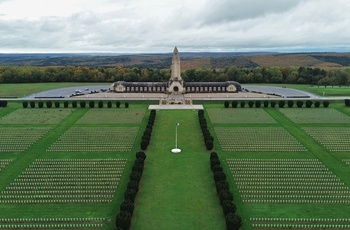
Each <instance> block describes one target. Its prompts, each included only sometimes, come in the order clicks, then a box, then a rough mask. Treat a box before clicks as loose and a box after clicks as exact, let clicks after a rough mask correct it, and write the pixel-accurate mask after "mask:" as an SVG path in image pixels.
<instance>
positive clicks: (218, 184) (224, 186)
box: [215, 180, 230, 194]
mask: <svg viewBox="0 0 350 230" xmlns="http://www.w3.org/2000/svg"><path fill="white" fill-rule="evenodd" d="M215 186H216V192H217V193H218V194H220V191H221V190H223V189H225V190H229V189H230V186H229V184H228V182H227V181H226V180H222V181H218V182H216V183H215Z"/></svg>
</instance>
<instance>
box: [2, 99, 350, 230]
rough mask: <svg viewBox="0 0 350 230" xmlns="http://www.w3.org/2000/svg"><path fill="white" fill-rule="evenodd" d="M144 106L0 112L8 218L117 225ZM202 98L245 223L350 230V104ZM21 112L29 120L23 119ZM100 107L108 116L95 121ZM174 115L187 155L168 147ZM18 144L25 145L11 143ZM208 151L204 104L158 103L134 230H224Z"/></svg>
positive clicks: (23, 222)
mask: <svg viewBox="0 0 350 230" xmlns="http://www.w3.org/2000/svg"><path fill="white" fill-rule="evenodd" d="M147 106H148V105H147V104H142V103H135V104H133V103H131V104H130V108H128V109H125V108H123V109H116V108H113V109H108V108H105V109H97V108H94V109H89V108H85V109H81V108H77V109H74V110H72V109H71V108H67V109H64V108H60V109H55V108H52V109H47V110H48V112H47V113H49V114H51V115H52V117H55V116H56V115H54V114H55V112H57V113H60V112H59V111H69V112H67V114H66V113H65V112H63V113H62V114H57V117H55V118H54V119H53V120H52V121H50V122H44V121H47V120H49V118H50V117H51V116H47V117H45V116H46V115H45V112H44V111H45V110H46V109H42V110H40V109H30V108H27V109H23V108H21V104H20V103H16V102H10V103H9V105H8V107H7V108H0V131H1V132H0V135H1V139H0V148H1V149H2V150H4V149H5V151H2V152H0V178H1V182H0V201H1V202H0V225H3V226H7V227H9V226H10V225H13V226H15V225H16V226H17V227H21V228H23V227H25V226H27V225H31V226H34V225H38V226H39V225H40V226H41V227H42V228H41V229H46V228H49V227H53V226H51V225H50V224H52V225H55V224H56V225H58V226H60V227H61V228H65V229H68V228H69V225H72V226H73V227H71V228H70V229H79V228H80V229H84V228H89V229H94V228H95V229H105V230H110V229H114V221H115V216H116V214H117V213H118V210H119V204H120V203H121V202H122V200H123V191H124V189H125V187H126V183H127V182H128V175H129V173H130V171H131V165H132V162H133V161H134V155H135V152H136V151H138V150H139V142H140V139H141V136H142V133H143V130H144V127H145V126H146V123H147V118H148V114H149V111H148V110H147ZM204 106H205V111H206V112H205V116H206V118H207V121H208V127H209V129H210V132H211V134H212V135H213V136H214V143H215V144H214V150H215V151H217V152H218V154H219V157H220V159H221V163H222V165H223V167H224V171H225V172H226V174H227V175H228V178H227V179H228V182H229V183H230V186H231V190H232V191H233V193H234V197H235V198H234V200H235V203H236V205H237V206H238V213H239V215H241V216H242V219H243V222H244V225H243V229H245V230H246V229H248V230H249V229H281V228H282V227H281V226H284V228H292V229H293V228H294V229H307V228H314V229H330V228H333V229H341V228H343V229H347V228H350V226H349V223H350V219H349V215H350V207H349V202H350V178H349V177H348V175H349V173H350V166H349V165H350V163H349V162H350V157H349V156H350V149H349V148H348V144H347V143H348V139H349V133H350V132H349V129H348V128H347V126H348V119H349V117H350V111H349V109H348V108H346V107H345V106H344V104H343V103H331V105H330V108H315V109H313V108H312V109H309V108H293V109H289V108H286V109H279V108H259V109H252V108H244V109H241V108H236V109H234V108H227V109H226V108H223V103H221V102H220V103H213V102H212V103H205V104H204ZM294 110H295V111H297V112H298V113H297V114H295V113H294ZM33 111H34V112H33ZM52 111H54V112H52ZM115 111H116V112H115ZM120 111H123V112H120ZM311 111H312V112H311ZM23 114H28V116H29V117H28V118H30V119H29V120H30V121H31V122H27V123H23V122H20V121H21V120H22V119H24V118H25V116H23ZM35 114H37V115H39V116H35ZM99 114H101V117H103V119H101V118H100V117H98V118H96V119H94V117H96V116H98V115H99ZM237 115H238V116H237ZM21 116H22V117H21ZM133 116H134V117H135V120H132V119H131V117H133ZM235 116H236V117H235ZM242 116H245V117H242ZM252 118H253V119H252ZM312 118H314V119H312ZM116 119H118V120H119V121H118V122H116ZM298 119H299V120H298ZM300 119H301V120H300ZM315 120H318V122H315ZM176 122H179V123H180V126H178V136H179V141H178V147H179V148H181V149H182V152H181V153H179V154H173V153H171V152H170V150H171V149H172V148H173V147H174V145H175V123H176ZM18 130H20V131H18ZM40 130H41V131H42V130H44V131H43V132H41V131H40ZM34 134H35V135H37V136H35V135H34ZM130 135H131V136H130ZM124 138H126V139H124ZM126 142H127V144H128V145H127V146H123V148H121V149H119V150H118V149H114V150H113V151H110V150H111V149H112V148H113V147H112V146H114V145H113V144H115V145H116V146H117V145H118V144H121V145H123V144H125V143H126ZM18 143H21V144H22V145H23V146H24V147H23V149H21V150H17V149H15V150H14V149H9V148H7V146H15V145H16V144H18ZM109 144H110V145H111V146H110V147H108V146H109ZM240 145H241V148H240V149H239V148H236V147H237V146H240ZM67 146H68V147H67ZM74 146H75V147H74ZM228 146H229V148H228ZM286 146H287V147H286ZM73 147H74V148H73ZM106 147H107V150H108V151H104V150H105V149H106ZM331 147H334V149H332V148H331ZM6 148H7V149H6ZM52 148H55V151H48V150H53V149H52ZM59 148H66V149H61V150H59ZM94 148H95V149H94ZM300 150H302V151H300ZM209 153H210V151H207V150H206V149H205V146H204V144H203V139H202V134H201V131H200V127H199V124H198V116H197V111H192V110H175V111H174V110H160V111H157V116H156V120H155V124H154V126H153V132H152V138H151V143H150V145H149V148H148V150H147V153H146V154H147V159H146V163H145V170H144V174H143V177H142V179H141V186H140V191H139V193H138V195H137V198H136V201H135V207H136V208H135V211H134V216H133V219H132V228H131V229H146V230H147V229H170V230H171V229H225V219H224V216H223V214H222V210H221V207H220V203H219V199H218V197H217V195H216V190H215V185H214V180H213V177H212V172H211V170H210V165H209ZM118 162H123V163H118ZM72 164H73V165H75V167H72ZM107 165H108V166H107ZM80 169H81V170H80ZM78 172H79V173H78ZM92 175H93V176H92ZM68 191H69V192H68ZM53 194H55V196H53ZM14 218H16V219H17V220H14ZM44 218H45V219H46V220H44ZM10 219H11V220H10ZM82 224H85V225H83V227H81V226H82ZM332 225H333V227H332ZM79 226H80V227H79ZM94 226H95V227H94ZM301 226H303V227H301ZM322 226H323V227H322ZM57 228H58V227H57Z"/></svg>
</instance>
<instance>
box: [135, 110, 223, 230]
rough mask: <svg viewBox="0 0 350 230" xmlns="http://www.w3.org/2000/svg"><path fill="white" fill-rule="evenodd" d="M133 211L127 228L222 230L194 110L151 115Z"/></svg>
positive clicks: (221, 216)
mask: <svg viewBox="0 0 350 230" xmlns="http://www.w3.org/2000/svg"><path fill="white" fill-rule="evenodd" d="M176 122H179V123H180V126H178V137H179V139H178V147H179V148H180V149H182V152H181V153H178V154H174V153H171V151H170V150H171V149H172V148H174V147H175V123H176ZM135 207H136V208H135V212H134V216H133V221H132V228H133V229H146V230H147V229H224V228H225V222H224V216H223V213H222V209H221V207H220V203H219V199H218V197H217V195H216V190H215V185H214V180H213V177H212V172H211V170H210V165H209V151H207V150H206V149H205V146H204V143H203V139H202V134H201V131H200V128H199V124H198V116H197V111H191V110H176V111H171V110H170V111H169V110H161V111H157V116H156V120H155V125H154V129H153V133H152V138H151V144H150V146H149V149H148V150H147V159H146V166H145V171H144V174H143V178H142V179H141V186H140V191H139V193H138V197H137V199H136V203H135Z"/></svg>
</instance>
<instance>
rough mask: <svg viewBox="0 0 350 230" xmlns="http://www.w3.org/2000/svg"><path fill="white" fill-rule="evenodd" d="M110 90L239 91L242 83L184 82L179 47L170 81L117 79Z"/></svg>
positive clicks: (147, 91)
mask: <svg viewBox="0 0 350 230" xmlns="http://www.w3.org/2000/svg"><path fill="white" fill-rule="evenodd" d="M110 90H111V91H112V92H115V93H166V94H169V95H181V94H185V93H237V92H238V91H241V85H240V84H239V83H238V82H235V81H226V82H184V81H183V79H182V77H181V67H180V57H179V51H178V49H177V47H175V49H174V52H173V59H172V64H171V77H170V79H169V81H168V82H126V81H117V82H114V83H113V84H112V85H111V88H110Z"/></svg>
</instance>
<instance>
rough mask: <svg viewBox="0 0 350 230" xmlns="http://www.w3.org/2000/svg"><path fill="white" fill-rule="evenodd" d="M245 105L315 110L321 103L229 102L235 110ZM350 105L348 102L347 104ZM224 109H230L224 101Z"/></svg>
mask: <svg viewBox="0 0 350 230" xmlns="http://www.w3.org/2000/svg"><path fill="white" fill-rule="evenodd" d="M246 103H247V104H248V107H249V108H252V107H254V106H255V107H256V108H260V107H264V108H267V107H269V105H270V107H271V108H275V107H276V105H278V107H279V108H283V107H289V108H292V107H293V106H297V107H298V108H301V107H303V105H304V104H305V106H306V107H307V108H311V107H312V105H314V106H315V107H316V108H318V107H320V105H321V102H320V101H314V102H313V101H311V100H307V101H305V102H304V101H295V102H294V101H293V100H288V101H278V103H277V102H276V101H248V102H246V101H232V102H231V107H232V108H237V107H238V106H240V107H241V108H244V107H245V106H246ZM329 103H330V102H329V101H323V102H322V105H323V107H325V108H327V107H328V106H329ZM349 103H350V102H349ZM224 107H225V108H229V107H230V102H229V101H225V102H224Z"/></svg>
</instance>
